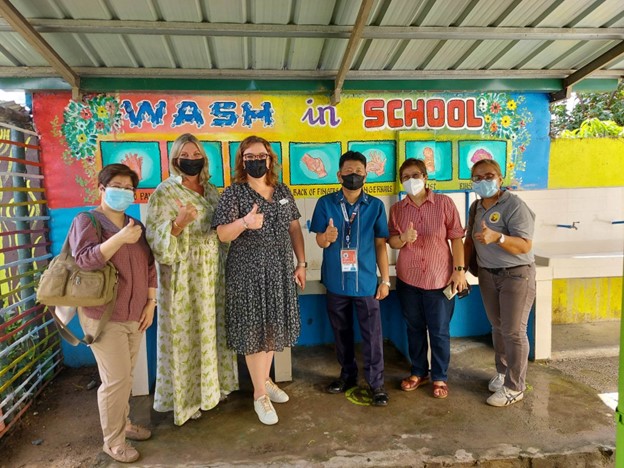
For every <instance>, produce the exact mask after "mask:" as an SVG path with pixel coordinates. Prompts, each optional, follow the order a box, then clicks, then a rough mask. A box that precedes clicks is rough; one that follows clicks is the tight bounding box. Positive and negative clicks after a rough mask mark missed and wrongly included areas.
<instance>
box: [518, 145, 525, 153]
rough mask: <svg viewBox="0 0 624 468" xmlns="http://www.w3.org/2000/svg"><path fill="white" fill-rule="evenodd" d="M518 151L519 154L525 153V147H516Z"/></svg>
mask: <svg viewBox="0 0 624 468" xmlns="http://www.w3.org/2000/svg"><path fill="white" fill-rule="evenodd" d="M518 151H520V152H521V153H524V152H525V151H526V146H524V145H520V146H518Z"/></svg>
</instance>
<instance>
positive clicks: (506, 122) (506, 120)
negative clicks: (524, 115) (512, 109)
mask: <svg viewBox="0 0 624 468" xmlns="http://www.w3.org/2000/svg"><path fill="white" fill-rule="evenodd" d="M510 124H511V118H510V117H509V116H508V115H505V116H503V118H502V119H501V125H502V126H503V127H505V128H507V127H509V125H510Z"/></svg>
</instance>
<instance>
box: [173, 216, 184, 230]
mask: <svg viewBox="0 0 624 468" xmlns="http://www.w3.org/2000/svg"><path fill="white" fill-rule="evenodd" d="M173 227H174V228H176V229H179V230H180V231H183V230H184V228H183V227H182V226H180V225H179V224H178V223H176V222H175V219H174V220H173Z"/></svg>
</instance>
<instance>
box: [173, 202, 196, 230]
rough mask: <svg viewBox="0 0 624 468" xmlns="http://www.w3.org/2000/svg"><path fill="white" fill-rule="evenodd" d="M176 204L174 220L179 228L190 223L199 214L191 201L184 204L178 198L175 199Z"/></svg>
mask: <svg viewBox="0 0 624 468" xmlns="http://www.w3.org/2000/svg"><path fill="white" fill-rule="evenodd" d="M175 202H176V205H178V216H176V219H175V222H176V224H177V225H178V226H180V228H181V229H184V228H185V227H186V226H188V225H189V224H191V223H192V222H193V221H195V220H196V219H197V216H199V212H198V211H197V208H196V207H195V205H193V204H192V203H190V202H189V203H187V204H186V205H184V204H183V203H182V202H181V201H180V200H175Z"/></svg>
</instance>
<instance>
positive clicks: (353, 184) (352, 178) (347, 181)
mask: <svg viewBox="0 0 624 468" xmlns="http://www.w3.org/2000/svg"><path fill="white" fill-rule="evenodd" d="M342 186H343V187H344V188H346V189H347V190H358V189H361V188H362V187H363V186H364V176H363V175H359V174H355V173H353V174H347V175H343V176H342Z"/></svg>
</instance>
